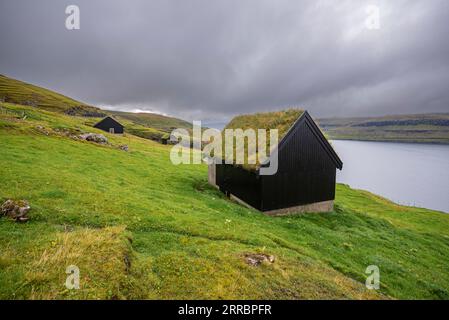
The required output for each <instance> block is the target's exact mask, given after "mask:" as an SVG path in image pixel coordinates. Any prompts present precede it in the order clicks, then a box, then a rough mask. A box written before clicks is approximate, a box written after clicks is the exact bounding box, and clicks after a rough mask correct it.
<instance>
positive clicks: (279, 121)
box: [222, 109, 304, 170]
mask: <svg viewBox="0 0 449 320" xmlns="http://www.w3.org/2000/svg"><path fill="white" fill-rule="evenodd" d="M303 113H304V110H301V109H287V110H281V111H274V112H263V113H254V114H245V115H239V116H236V117H235V118H233V119H232V120H231V121H230V122H229V123H228V124H227V125H226V127H225V128H224V129H223V132H222V134H223V136H224V132H225V130H226V129H242V130H244V131H245V130H246V129H253V130H254V131H255V132H256V140H257V142H258V141H259V137H258V136H257V132H258V131H257V130H258V129H265V130H267V134H266V150H269V151H270V152H268V153H267V154H270V153H271V151H272V150H273V149H274V148H275V147H276V146H274V145H273V146H270V131H271V130H273V129H277V130H278V142H280V141H281V140H282V139H283V138H284V137H285V135H286V134H287V132H288V131H289V129H290V128H291V127H292V126H293V124H294V123H295V122H296V120H298V118H299V117H300V116H301V115H302V114H303ZM223 142H224V139H223ZM223 145H224V143H223ZM238 151H239V152H240V150H238ZM243 151H244V155H245V157H244V159H245V162H244V164H238V165H241V166H242V167H244V168H245V169H249V170H255V169H257V168H258V167H259V166H260V163H259V159H258V151H259V150H257V148H256V150H255V152H252V153H251V152H249V153H248V143H247V139H245V143H244V150H243ZM233 152H234V163H235V160H236V159H235V158H236V157H235V155H236V152H237V150H236V145H235V138H234V149H233ZM228 156H230V154H225V149H224V146H223V158H226V157H228ZM251 160H252V161H255V162H256V163H255V164H252V163H250V162H251Z"/></svg>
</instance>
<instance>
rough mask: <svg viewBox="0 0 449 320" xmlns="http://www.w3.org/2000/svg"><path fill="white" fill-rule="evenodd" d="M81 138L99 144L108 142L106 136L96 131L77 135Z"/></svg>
mask: <svg viewBox="0 0 449 320" xmlns="http://www.w3.org/2000/svg"><path fill="white" fill-rule="evenodd" d="M78 137H79V138H80V139H81V140H86V141H91V142H95V143H99V144H106V143H108V138H106V137H105V136H104V135H102V134H98V133H85V134H82V135H79V136H78Z"/></svg>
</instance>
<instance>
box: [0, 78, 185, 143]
mask: <svg viewBox="0 0 449 320" xmlns="http://www.w3.org/2000/svg"><path fill="white" fill-rule="evenodd" d="M0 102H8V103H15V104H20V105H27V106H32V107H37V108H40V109H45V110H48V111H54V112H60V113H65V114H68V115H72V116H83V117H88V119H86V120H85V121H84V123H85V124H87V125H90V126H92V125H93V124H95V123H96V122H98V121H99V120H100V119H101V118H103V117H105V116H106V115H111V116H114V117H116V118H117V119H118V120H119V121H120V122H122V123H123V124H124V125H125V130H127V131H128V132H130V133H133V134H135V135H138V136H140V137H142V138H146V139H151V140H156V141H159V140H160V139H161V138H162V137H163V136H166V135H168V134H169V133H170V132H171V131H172V130H173V129H174V128H191V124H190V123H188V122H187V121H184V120H181V119H177V118H173V117H167V116H163V115H159V114H151V113H131V112H121V111H109V110H101V109H99V108H96V107H93V106H89V105H86V104H85V103H82V102H79V101H77V100H74V99H72V98H69V97H66V96H64V95H61V94H59V93H56V92H54V91H51V90H48V89H45V88H42V87H38V86H35V85H32V84H29V83H26V82H23V81H19V80H15V79H12V78H9V77H6V76H3V75H0Z"/></svg>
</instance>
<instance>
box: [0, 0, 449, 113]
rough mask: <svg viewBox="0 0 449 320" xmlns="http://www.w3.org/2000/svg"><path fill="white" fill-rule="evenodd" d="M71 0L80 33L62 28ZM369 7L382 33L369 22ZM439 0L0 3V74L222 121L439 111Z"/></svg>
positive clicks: (442, 4)
mask: <svg viewBox="0 0 449 320" xmlns="http://www.w3.org/2000/svg"><path fill="white" fill-rule="evenodd" d="M69 4H77V5H78V6H79V7H80V11H81V29H80V30H77V31H68V30H66V29H65V18H66V15H65V13H64V11H65V8H66V6H67V5H69ZM369 4H374V5H378V6H379V8H380V18H381V20H380V23H381V26H380V27H381V28H380V29H379V30H369V29H367V28H366V27H365V23H364V21H365V19H366V17H367V13H366V12H365V8H366V6H367V5H369ZM448 16H449V2H448V1H445V0H429V1H405V0H396V1H388V0H370V1H361V0H353V1H349V0H346V1H336V0H335V1H331V0H329V1H324V0H322V1H311V0H310V1H299V0H291V1H284V0H270V1H268V0H247V1H237V0H226V1H224V0H213V1H210V0H186V1H179V0H178V1H174V0H157V1H156V0H151V1H143V0H142V1H140V0H133V1H120V2H119V1H114V2H112V1H100V0H96V1H92V0H83V1H80V0H71V1H50V0H45V1H23V0H7V1H2V2H1V3H0V41H1V42H0V46H1V49H0V73H4V74H6V75H10V76H12V77H16V78H19V79H21V80H24V81H29V82H32V83H35V84H38V85H43V86H46V87H49V88H51V89H54V90H56V91H59V92H62V93H65V94H67V95H69V96H72V97H74V98H77V99H79V100H82V101H85V102H88V103H92V104H95V105H100V106H108V107H110V108H115V109H122V110H125V109H127V110H133V109H147V110H155V111H159V112H163V113H167V114H171V115H175V116H179V117H184V118H188V119H215V120H222V119H223V120H225V119H227V118H229V117H230V116H232V115H234V114H238V113H242V112H254V111H261V110H274V109H279V108H283V107H286V106H302V107H305V108H307V109H308V110H310V111H311V113H312V114H313V115H315V116H320V117H323V116H326V117H328V116H352V115H354V116H358V115H381V114H388V113H418V112H449V90H448V87H449V42H448V41H447V40H446V38H447V35H448V34H449V24H448V23H447V17H448Z"/></svg>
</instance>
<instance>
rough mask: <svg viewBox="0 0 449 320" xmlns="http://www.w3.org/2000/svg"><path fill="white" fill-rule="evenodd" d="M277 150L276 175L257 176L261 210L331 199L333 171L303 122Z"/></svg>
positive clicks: (313, 136)
mask: <svg viewBox="0 0 449 320" xmlns="http://www.w3.org/2000/svg"><path fill="white" fill-rule="evenodd" d="M288 138H289V139H288V140H286V143H285V144H284V145H283V147H282V149H280V150H279V167H278V172H277V173H276V174H275V175H272V176H261V199H262V204H261V207H262V210H263V211H267V210H275V209H281V208H288V207H293V206H297V205H303V204H308V203H314V202H320V201H326V200H333V199H334V198H335V174H336V168H335V164H334V162H333V161H332V159H331V158H330V157H329V156H328V154H327V153H326V151H325V150H324V147H323V146H322V144H321V143H320V141H319V140H318V139H317V138H316V136H315V135H314V134H313V132H312V128H311V127H310V126H309V124H308V123H307V121H306V120H304V121H303V123H301V124H299V125H298V126H297V127H296V128H295V131H294V132H292V134H291V136H290V137H288Z"/></svg>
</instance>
